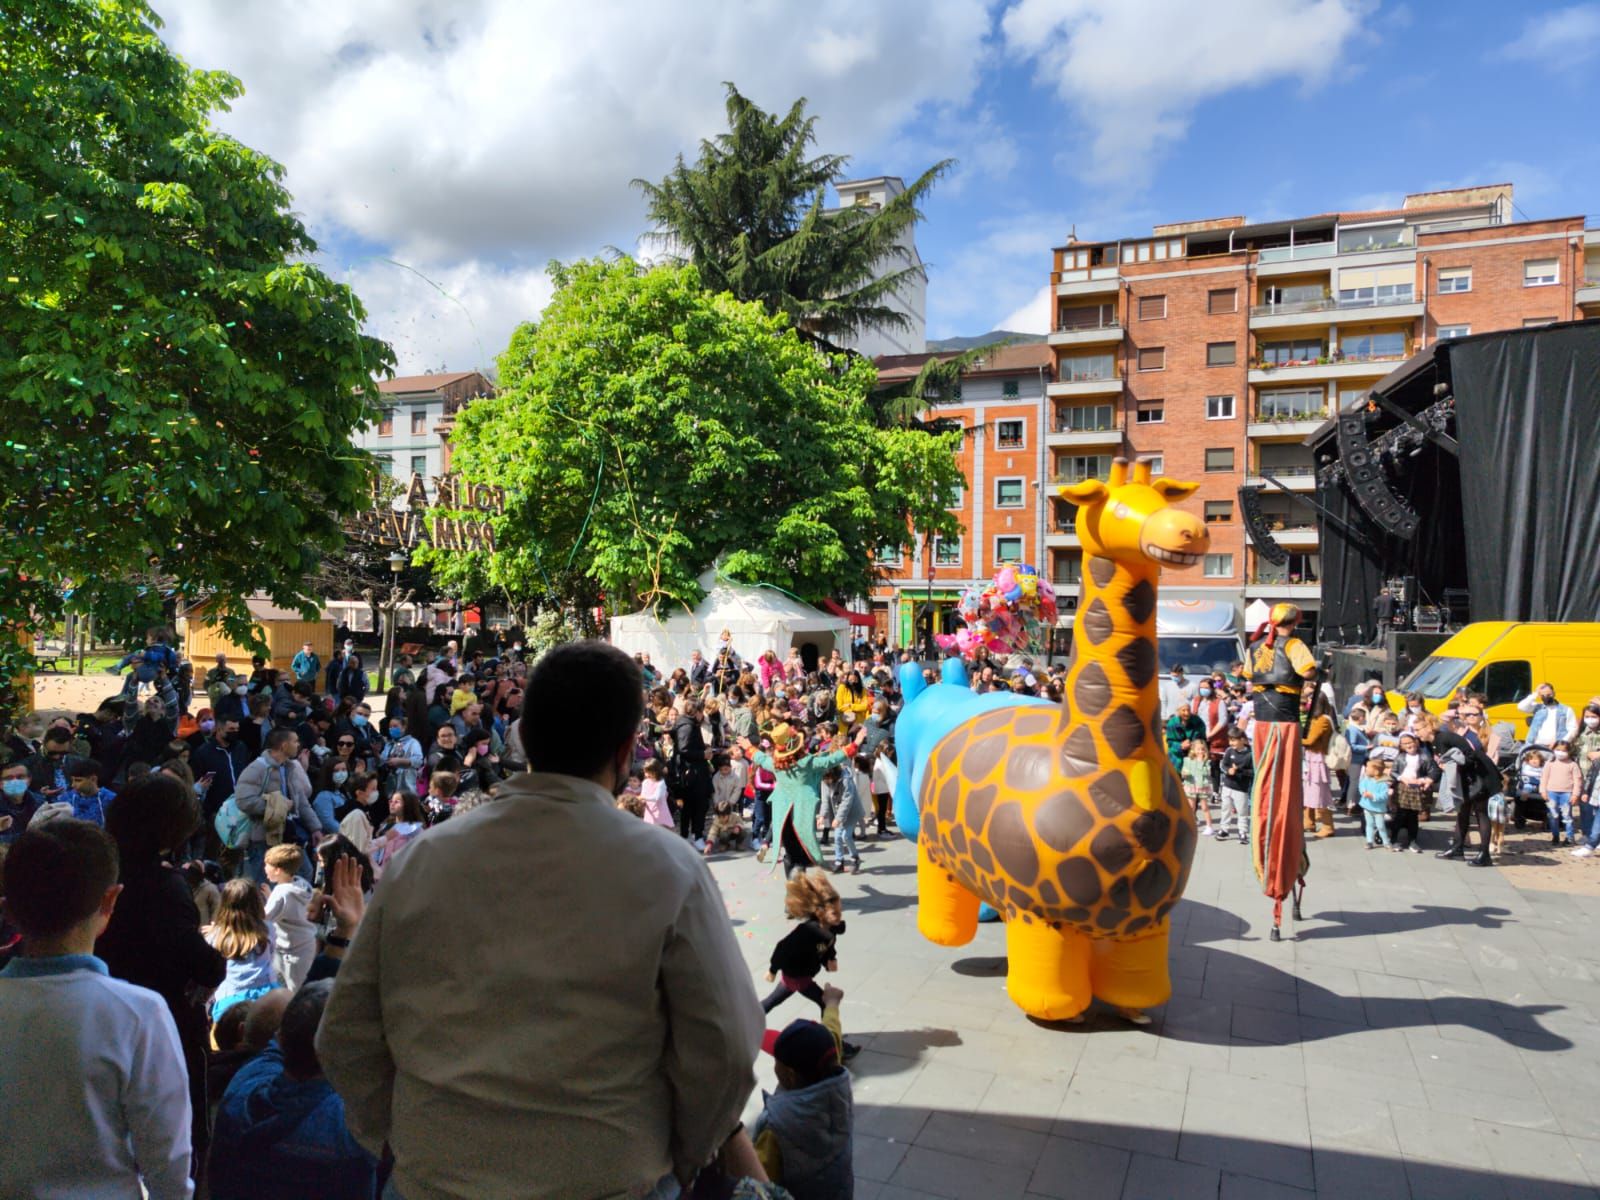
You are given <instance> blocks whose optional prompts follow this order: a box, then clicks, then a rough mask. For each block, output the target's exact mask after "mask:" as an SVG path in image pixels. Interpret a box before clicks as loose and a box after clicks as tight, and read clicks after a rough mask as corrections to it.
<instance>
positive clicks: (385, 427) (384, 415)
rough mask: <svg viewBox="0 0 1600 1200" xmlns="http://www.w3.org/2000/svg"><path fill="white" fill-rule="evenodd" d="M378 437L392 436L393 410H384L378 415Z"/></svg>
mask: <svg viewBox="0 0 1600 1200" xmlns="http://www.w3.org/2000/svg"><path fill="white" fill-rule="evenodd" d="M378 436H379V437H393V436H394V409H392V408H386V409H384V410H383V412H381V413H379V414H378Z"/></svg>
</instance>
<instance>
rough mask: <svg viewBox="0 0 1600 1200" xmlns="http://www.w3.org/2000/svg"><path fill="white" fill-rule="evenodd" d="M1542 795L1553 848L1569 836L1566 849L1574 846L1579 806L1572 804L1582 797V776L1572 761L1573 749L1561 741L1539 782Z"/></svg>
mask: <svg viewBox="0 0 1600 1200" xmlns="http://www.w3.org/2000/svg"><path fill="white" fill-rule="evenodd" d="M1539 794H1540V795H1541V796H1543V797H1544V803H1545V809H1546V811H1547V813H1548V814H1549V819H1550V844H1551V845H1552V846H1559V845H1561V838H1562V835H1563V834H1565V835H1566V840H1567V845H1569V846H1570V845H1572V844H1573V842H1574V838H1573V833H1574V832H1575V828H1576V825H1577V811H1576V810H1577V806H1576V805H1575V804H1574V803H1573V801H1574V800H1576V799H1577V798H1578V797H1579V796H1580V795H1582V794H1583V773H1582V772H1581V771H1579V770H1578V764H1577V763H1575V762H1573V761H1572V746H1571V744H1570V743H1569V742H1567V741H1565V740H1562V741H1558V742H1557V743H1556V744H1555V745H1554V746H1552V747H1551V757H1550V761H1549V762H1547V763H1546V764H1545V766H1544V774H1543V776H1541V777H1540V779H1539Z"/></svg>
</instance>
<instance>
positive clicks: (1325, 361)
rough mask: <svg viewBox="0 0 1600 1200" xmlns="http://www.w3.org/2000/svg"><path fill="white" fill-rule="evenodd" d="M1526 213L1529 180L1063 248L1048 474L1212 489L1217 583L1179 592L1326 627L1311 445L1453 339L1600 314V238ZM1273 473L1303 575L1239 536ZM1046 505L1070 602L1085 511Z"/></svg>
mask: <svg viewBox="0 0 1600 1200" xmlns="http://www.w3.org/2000/svg"><path fill="white" fill-rule="evenodd" d="M1511 198H1512V188H1511V185H1510V184H1501V185H1495V186H1489V187H1477V188H1462V189H1456V190H1452V191H1447V192H1432V193H1424V194H1420V195H1413V196H1407V197H1406V200H1405V204H1404V206H1403V207H1401V208H1398V209H1394V210H1391V211H1385V212H1341V213H1324V214H1321V215H1318V216H1310V217H1301V218H1296V219H1293V220H1286V221H1272V222H1266V223H1257V224H1251V223H1248V222H1246V220H1245V219H1244V218H1243V217H1225V218H1220V219H1215V220H1204V221H1189V222H1181V223H1176V224H1169V225H1158V226H1156V227H1155V228H1154V229H1153V230H1152V233H1151V236H1149V237H1136V238H1126V239H1122V240H1119V241H1114V242H1078V241H1073V242H1071V243H1069V244H1068V245H1065V246H1061V247H1058V248H1057V249H1056V250H1055V252H1054V256H1055V261H1054V269H1053V272H1052V274H1051V283H1052V284H1053V287H1052V292H1053V295H1052V297H1051V302H1052V304H1053V306H1054V311H1053V312H1052V314H1051V316H1052V320H1051V329H1052V332H1051V333H1050V335H1049V346H1050V349H1051V350H1052V351H1053V353H1054V370H1053V371H1052V373H1051V374H1052V378H1051V381H1050V383H1049V384H1048V386H1047V389H1046V391H1047V414H1046V415H1045V420H1046V421H1047V432H1046V435H1045V444H1046V448H1047V450H1048V454H1049V461H1048V464H1047V466H1045V467H1044V468H1041V470H1042V471H1044V472H1045V473H1046V475H1047V477H1048V478H1049V479H1050V480H1058V481H1076V480H1079V479H1082V478H1085V477H1088V476H1098V477H1103V476H1104V475H1105V473H1106V472H1107V471H1108V470H1109V468H1110V464H1111V459H1112V458H1113V457H1114V456H1116V455H1123V456H1126V457H1129V458H1131V457H1134V456H1136V455H1153V456H1155V457H1157V458H1158V459H1159V460H1160V465H1161V468H1162V469H1163V470H1164V471H1165V472H1166V473H1167V474H1168V475H1171V476H1173V477H1175V478H1178V479H1188V480H1198V481H1199V483H1200V489H1199V491H1198V492H1197V493H1196V494H1195V495H1194V496H1193V497H1191V498H1190V499H1188V500H1186V501H1184V502H1183V504H1184V505H1185V506H1186V507H1190V508H1192V510H1193V511H1194V512H1195V513H1196V514H1197V515H1199V516H1202V517H1203V519H1204V520H1205V521H1206V523H1207V524H1208V525H1209V526H1210V529H1211V535H1212V545H1211V553H1210V554H1209V555H1208V556H1207V558H1206V560H1205V563H1204V566H1203V568H1202V569H1201V570H1198V571H1189V572H1184V573H1182V574H1174V575H1172V576H1171V577H1170V578H1169V579H1168V580H1167V581H1166V583H1165V587H1164V589H1163V596H1164V597H1168V598H1176V599H1189V600H1219V599H1226V600H1228V601H1230V602H1233V603H1235V604H1239V605H1242V604H1244V603H1246V602H1248V601H1249V600H1250V599H1253V598H1255V597H1261V598H1264V599H1268V598H1270V599H1292V600H1294V601H1295V602H1296V603H1298V604H1300V605H1301V606H1302V607H1303V608H1305V609H1306V610H1307V612H1308V613H1312V614H1314V613H1315V610H1316V608H1317V606H1318V578H1319V575H1320V561H1319V556H1318V539H1317V531H1316V518H1315V514H1314V511H1313V510H1312V508H1311V506H1310V505H1309V504H1307V503H1306V502H1305V501H1304V500H1303V499H1301V498H1300V496H1301V495H1305V494H1309V493H1310V492H1311V491H1312V490H1313V486H1314V484H1313V475H1312V460H1311V453H1310V451H1309V450H1308V449H1307V448H1306V447H1305V446H1304V445H1303V439H1304V438H1305V437H1306V435H1307V434H1309V433H1310V432H1311V431H1312V430H1314V429H1315V428H1316V427H1317V426H1318V425H1319V424H1321V423H1322V422H1323V421H1324V420H1326V419H1327V417H1329V416H1330V415H1332V414H1333V413H1335V412H1336V411H1337V409H1338V408H1340V407H1348V406H1349V405H1350V404H1351V403H1354V402H1356V401H1357V400H1358V399H1360V398H1361V397H1363V396H1364V395H1365V394H1366V393H1367V391H1368V390H1369V389H1370V388H1371V387H1372V386H1373V385H1374V384H1375V383H1377V382H1378V381H1379V380H1380V379H1381V378H1382V377H1383V376H1384V375H1386V374H1388V372H1389V371H1391V370H1392V369H1394V368H1395V367H1396V366H1398V365H1399V364H1400V363H1401V362H1403V361H1404V360H1405V359H1406V358H1407V357H1409V356H1410V355H1412V354H1415V353H1416V352H1417V351H1419V350H1421V349H1423V348H1424V347H1426V346H1427V345H1429V344H1431V343H1432V342H1433V341H1435V340H1437V339H1440V338H1448V337H1461V336H1465V335H1467V334H1469V333H1484V332H1488V331H1490V330H1496V329H1510V328H1518V327H1521V326H1526V325H1535V324H1542V323H1546V322H1551V321H1566V320H1574V319H1579V318H1582V317H1584V316H1600V230H1593V229H1591V230H1588V231H1585V229H1584V220H1583V218H1582V217H1561V218H1553V219H1547V220H1537V221H1532V220H1522V219H1516V217H1517V216H1519V215H1520V214H1517V213H1516V211H1515V210H1514V208H1513V206H1512V203H1511ZM1030 444H1031V443H1030ZM989 453H993V451H992V450H991V451H989ZM1264 474H1270V475H1272V476H1273V477H1275V478H1276V479H1278V480H1279V481H1281V482H1282V483H1283V484H1284V485H1285V486H1286V487H1287V488H1288V489H1289V494H1285V493H1284V492H1282V491H1278V490H1276V489H1273V488H1271V487H1269V488H1268V490H1267V491H1266V492H1265V493H1264V495H1263V505H1262V507H1263V510H1264V513H1265V515H1266V518H1267V520H1268V522H1269V524H1271V525H1272V526H1273V529H1274V536H1275V537H1276V538H1277V540H1278V541H1279V543H1280V544H1282V545H1283V546H1284V547H1285V548H1286V549H1288V550H1289V551H1290V552H1291V555H1290V560H1289V563H1288V565H1287V566H1274V565H1273V564H1271V563H1268V562H1266V561H1265V560H1260V559H1258V558H1257V556H1256V554H1255V551H1254V549H1253V548H1252V546H1251V545H1250V543H1249V540H1248V538H1247V537H1246V535H1245V532H1244V530H1243V527H1242V525H1241V523H1240V516H1239V512H1238V499H1237V490H1238V488H1239V486H1240V485H1241V484H1244V483H1247V482H1248V483H1261V482H1264V480H1263V478H1262V477H1263V475H1264ZM975 486H976V485H975ZM1044 503H1045V504H1046V506H1047V507H1048V508H1049V509H1050V510H1051V511H1049V512H1048V513H1047V514H1045V516H1046V522H1045V523H1046V532H1045V534H1044V542H1045V557H1046V562H1045V563H1041V564H1040V568H1041V570H1045V569H1048V571H1049V574H1050V576H1051V577H1052V578H1053V579H1054V580H1055V582H1056V583H1057V585H1058V586H1068V587H1071V586H1072V585H1075V584H1076V582H1077V581H1078V579H1079V578H1080V573H1081V566H1082V557H1081V550H1080V549H1079V546H1078V539H1077V537H1076V535H1075V534H1074V533H1073V532H1072V528H1073V525H1072V517H1073V510H1072V506H1071V505H1068V504H1066V503H1064V502H1062V501H1058V500H1053V499H1047V500H1045V501H1044ZM1016 515H1017V516H1018V517H1019V518H1020V517H1021V516H1022V515H1023V514H1021V513H1018V514H1016ZM1029 552H1030V553H1031V552H1032V547H1031V545H1030V547H1029Z"/></svg>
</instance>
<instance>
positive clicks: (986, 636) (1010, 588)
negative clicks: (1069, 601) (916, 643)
mask: <svg viewBox="0 0 1600 1200" xmlns="http://www.w3.org/2000/svg"><path fill="white" fill-rule="evenodd" d="M956 615H957V616H959V617H960V618H961V620H962V623H963V625H964V628H962V629H960V630H958V631H957V632H956V633H953V634H941V635H940V636H939V637H937V638H935V639H934V640H935V641H937V642H938V643H939V648H940V649H942V650H944V651H945V652H946V653H954V654H959V655H960V656H961V657H962V658H965V659H969V660H970V659H971V658H972V657H973V655H975V654H976V653H977V651H978V650H979V648H980V647H981V648H982V649H985V650H987V651H989V652H990V653H991V654H1021V653H1023V652H1024V651H1026V650H1027V649H1028V647H1029V646H1031V645H1033V644H1034V643H1036V642H1038V641H1040V640H1041V639H1042V638H1043V637H1044V636H1045V632H1046V631H1047V630H1048V629H1049V628H1050V627H1051V626H1052V625H1054V624H1055V623H1056V593H1055V589H1054V588H1052V587H1051V586H1050V582H1049V580H1047V579H1044V578H1043V577H1041V576H1040V574H1039V571H1038V569H1037V568H1035V567H1031V566H1028V565H1026V564H1024V563H1017V564H1010V563H1008V564H1007V565H1005V566H1003V567H1001V568H1000V569H999V570H998V571H996V572H995V576H994V578H993V579H991V580H990V581H989V583H988V585H987V586H985V587H982V588H977V587H971V588H968V589H967V590H966V591H965V592H964V593H963V594H962V596H961V603H960V605H959V606H958V607H957V609H956Z"/></svg>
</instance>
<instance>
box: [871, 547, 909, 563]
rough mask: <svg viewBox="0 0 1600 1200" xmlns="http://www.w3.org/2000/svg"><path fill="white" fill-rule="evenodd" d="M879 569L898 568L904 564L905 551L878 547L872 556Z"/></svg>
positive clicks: (898, 548) (897, 548)
mask: <svg viewBox="0 0 1600 1200" xmlns="http://www.w3.org/2000/svg"><path fill="white" fill-rule="evenodd" d="M874 557H876V558H877V560H878V565H879V566H880V567H898V566H900V565H901V564H902V563H904V562H905V551H904V550H902V549H901V547H899V546H888V545H884V546H879V547H878V553H877V554H876V555H875V556H874Z"/></svg>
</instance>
